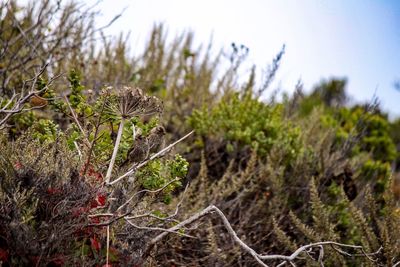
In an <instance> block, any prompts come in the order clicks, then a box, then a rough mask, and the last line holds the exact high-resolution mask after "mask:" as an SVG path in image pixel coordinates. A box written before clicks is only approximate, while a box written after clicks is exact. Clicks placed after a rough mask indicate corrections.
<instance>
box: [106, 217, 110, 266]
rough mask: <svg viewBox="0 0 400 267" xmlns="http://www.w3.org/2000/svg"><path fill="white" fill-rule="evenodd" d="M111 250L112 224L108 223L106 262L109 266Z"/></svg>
mask: <svg viewBox="0 0 400 267" xmlns="http://www.w3.org/2000/svg"><path fill="white" fill-rule="evenodd" d="M109 252H110V226H109V225H107V251H106V264H107V266H108V259H109Z"/></svg>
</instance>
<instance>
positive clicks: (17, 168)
mask: <svg viewBox="0 0 400 267" xmlns="http://www.w3.org/2000/svg"><path fill="white" fill-rule="evenodd" d="M14 168H15V169H16V170H19V169H21V168H22V163H21V162H19V161H17V162H15V164H14Z"/></svg>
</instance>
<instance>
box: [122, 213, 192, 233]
mask: <svg viewBox="0 0 400 267" xmlns="http://www.w3.org/2000/svg"><path fill="white" fill-rule="evenodd" d="M125 221H126V222H127V223H129V224H130V225H132V226H133V227H135V228H136V229H139V230H149V231H161V232H167V233H171V234H177V235H180V236H184V237H189V238H196V237H194V236H191V235H188V234H185V233H180V232H177V231H174V230H170V229H165V228H160V227H148V226H139V225H136V224H134V223H132V222H131V221H129V219H127V218H125ZM178 230H179V229H178Z"/></svg>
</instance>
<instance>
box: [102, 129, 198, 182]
mask: <svg viewBox="0 0 400 267" xmlns="http://www.w3.org/2000/svg"><path fill="white" fill-rule="evenodd" d="M193 133H194V131H191V132H189V133H188V134H186V135H185V136H183V137H182V138H181V139H179V140H177V141H175V142H174V143H172V144H170V145H169V146H167V147H166V148H164V149H162V150H160V151H159V152H157V153H156V154H154V155H153V156H151V157H150V158H147V159H146V160H144V161H142V162H141V163H139V164H138V165H134V166H133V167H132V168H131V169H130V170H129V171H127V172H126V173H125V174H123V175H121V176H120V177H118V178H117V179H115V180H114V181H112V182H107V181H106V184H107V185H113V184H115V183H117V182H119V181H121V180H122V179H124V178H125V177H127V176H129V175H132V174H134V173H135V171H136V170H138V169H139V168H141V167H143V166H144V165H146V164H147V163H148V162H149V161H151V160H153V159H156V158H158V157H161V156H163V155H164V154H165V153H166V152H167V151H168V150H170V149H171V148H172V147H173V146H175V145H176V144H178V143H179V142H182V141H183V140H184V139H186V138H188V137H189V136H190V135H191V134H193Z"/></svg>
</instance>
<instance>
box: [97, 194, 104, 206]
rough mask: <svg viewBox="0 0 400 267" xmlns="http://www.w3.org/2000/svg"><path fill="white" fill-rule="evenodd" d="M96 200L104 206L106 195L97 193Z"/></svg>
mask: <svg viewBox="0 0 400 267" xmlns="http://www.w3.org/2000/svg"><path fill="white" fill-rule="evenodd" d="M97 202H99V204H100V205H101V206H104V205H105V204H106V196H105V195H101V194H100V195H97Z"/></svg>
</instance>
